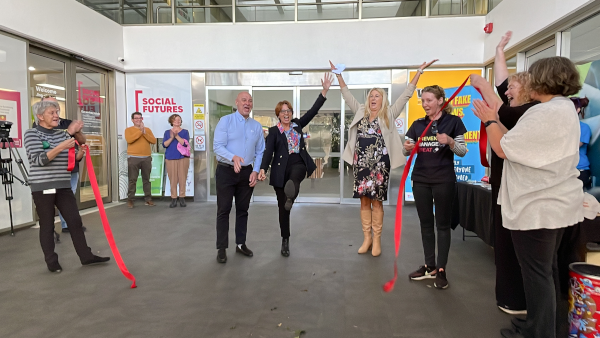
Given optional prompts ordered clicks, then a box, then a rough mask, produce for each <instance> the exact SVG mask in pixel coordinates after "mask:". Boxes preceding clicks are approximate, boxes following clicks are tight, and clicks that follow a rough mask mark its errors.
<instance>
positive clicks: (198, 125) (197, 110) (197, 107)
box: [194, 104, 206, 135]
mask: <svg viewBox="0 0 600 338" xmlns="http://www.w3.org/2000/svg"><path fill="white" fill-rule="evenodd" d="M205 134H206V120H205V118H204V105H203V104H194V135H205Z"/></svg>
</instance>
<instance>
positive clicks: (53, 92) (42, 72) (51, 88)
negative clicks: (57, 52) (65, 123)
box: [28, 53, 67, 118]
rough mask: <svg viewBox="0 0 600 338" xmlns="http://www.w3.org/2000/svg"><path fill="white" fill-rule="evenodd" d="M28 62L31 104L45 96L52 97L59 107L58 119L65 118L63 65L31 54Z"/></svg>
mask: <svg viewBox="0 0 600 338" xmlns="http://www.w3.org/2000/svg"><path fill="white" fill-rule="evenodd" d="M28 61H29V85H30V86H31V87H30V88H31V89H30V91H29V92H30V93H31V95H32V97H31V99H30V102H31V104H34V103H36V102H39V101H40V100H41V98H42V97H44V96H45V95H50V96H53V97H55V98H56V100H57V101H58V105H59V106H60V117H61V118H65V117H66V115H65V114H66V112H67V109H66V107H65V103H66V100H65V98H66V90H65V63H64V62H61V61H57V60H54V59H50V58H47V57H44V56H40V55H37V54H33V53H30V54H29V60H28ZM32 118H33V116H32Z"/></svg>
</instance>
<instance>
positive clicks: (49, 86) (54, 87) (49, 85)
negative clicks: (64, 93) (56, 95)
mask: <svg viewBox="0 0 600 338" xmlns="http://www.w3.org/2000/svg"><path fill="white" fill-rule="evenodd" d="M38 86H42V87H46V88H52V89H58V90H65V87H61V86H55V85H51V84H47V83H40V84H39V85H38Z"/></svg>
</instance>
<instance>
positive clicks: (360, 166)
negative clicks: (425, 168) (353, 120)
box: [353, 116, 390, 201]
mask: <svg viewBox="0 0 600 338" xmlns="http://www.w3.org/2000/svg"><path fill="white" fill-rule="evenodd" d="M353 167H354V196H353V197H354V198H360V197H361V196H367V197H369V198H371V199H374V200H377V201H385V200H386V199H387V190H388V181H389V178H390V156H389V154H388V152H387V148H386V147H385V142H384V140H383V134H382V133H381V128H380V127H379V118H376V119H374V120H373V121H372V122H371V121H369V117H368V116H365V117H364V118H363V119H362V120H361V121H360V122H359V123H358V132H357V138H356V147H355V151H354V166H353Z"/></svg>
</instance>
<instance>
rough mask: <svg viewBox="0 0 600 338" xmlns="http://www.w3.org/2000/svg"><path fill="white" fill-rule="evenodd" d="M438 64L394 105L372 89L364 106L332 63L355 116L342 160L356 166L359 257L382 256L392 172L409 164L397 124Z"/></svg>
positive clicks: (411, 83) (414, 81)
mask: <svg viewBox="0 0 600 338" xmlns="http://www.w3.org/2000/svg"><path fill="white" fill-rule="evenodd" d="M435 61H437V60H433V61H431V62H429V63H427V62H424V63H423V64H422V65H421V67H419V69H418V71H417V73H416V74H415V77H414V78H413V79H412V81H411V82H410V83H409V84H408V87H407V88H406V89H405V90H404V92H403V93H402V94H401V95H400V97H399V98H398V100H396V102H395V103H394V104H393V105H391V106H390V104H389V102H388V99H387V97H386V96H387V95H386V93H385V91H384V90H383V89H381V88H373V89H371V90H370V91H369V94H368V95H367V100H368V101H367V102H366V103H365V104H360V103H359V102H358V101H356V99H355V98H354V96H352V94H351V93H350V90H348V86H346V83H345V82H344V78H343V77H342V75H341V72H340V71H338V70H336V67H335V66H334V65H333V63H331V61H329V64H330V65H331V70H332V71H333V72H334V73H336V76H337V79H338V82H339V84H340V87H341V90H342V96H343V97H344V100H345V101H346V104H348V106H349V107H350V109H351V110H352V112H353V113H354V114H355V115H354V119H353V120H352V123H351V124H350V126H349V129H348V143H347V145H346V149H344V153H343V155H342V158H343V159H344V161H346V162H348V163H349V164H351V165H352V167H353V173H354V196H353V197H354V198H360V204H361V206H360V218H361V221H362V229H363V234H364V240H363V244H362V245H361V246H360V248H359V249H358V253H359V254H364V253H367V251H369V249H371V248H372V251H371V254H372V255H373V256H379V255H380V254H381V230H382V228H383V201H385V200H386V199H387V189H388V182H389V177H390V176H389V175H390V170H391V169H394V168H397V167H399V166H401V165H403V164H405V163H406V158H405V157H404V155H403V154H402V141H401V140H400V135H399V134H398V132H397V131H396V128H395V126H394V121H395V120H396V118H397V117H398V116H399V115H400V113H401V112H402V109H403V108H404V105H405V104H406V102H408V100H409V99H410V98H411V97H412V95H413V93H414V91H415V88H416V86H417V82H418V81H419V77H420V76H421V74H422V73H423V70H424V69H425V68H427V67H429V66H431V64H432V63H434V62H435ZM371 231H373V233H372V234H371Z"/></svg>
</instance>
